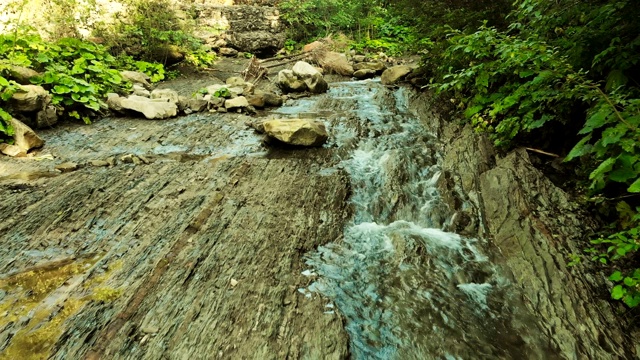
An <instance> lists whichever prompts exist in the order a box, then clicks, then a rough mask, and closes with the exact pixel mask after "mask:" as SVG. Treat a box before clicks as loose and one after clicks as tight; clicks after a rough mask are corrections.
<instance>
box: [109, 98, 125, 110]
mask: <svg viewBox="0 0 640 360" xmlns="http://www.w3.org/2000/svg"><path fill="white" fill-rule="evenodd" d="M122 99H123V98H121V97H120V95H118V94H116V93H108V94H107V106H108V107H109V110H112V111H116V112H122V110H123V109H122Z"/></svg>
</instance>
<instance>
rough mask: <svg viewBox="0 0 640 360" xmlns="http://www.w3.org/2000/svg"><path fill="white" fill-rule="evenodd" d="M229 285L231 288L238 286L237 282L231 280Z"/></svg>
mask: <svg viewBox="0 0 640 360" xmlns="http://www.w3.org/2000/svg"><path fill="white" fill-rule="evenodd" d="M229 285H231V287H236V285H238V280H236V279H231V281H230V282H229Z"/></svg>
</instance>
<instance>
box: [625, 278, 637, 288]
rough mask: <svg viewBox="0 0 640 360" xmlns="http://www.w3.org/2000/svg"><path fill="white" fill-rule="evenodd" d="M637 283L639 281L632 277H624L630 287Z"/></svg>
mask: <svg viewBox="0 0 640 360" xmlns="http://www.w3.org/2000/svg"><path fill="white" fill-rule="evenodd" d="M637 283H638V282H637V281H636V280H635V279H633V278H630V277H626V278H624V284H625V285H627V286H628V287H633V286H636V284H637Z"/></svg>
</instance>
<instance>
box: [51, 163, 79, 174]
mask: <svg viewBox="0 0 640 360" xmlns="http://www.w3.org/2000/svg"><path fill="white" fill-rule="evenodd" d="M79 168H80V166H78V164H76V163H74V162H66V163H62V164H58V165H56V166H55V167H54V169H56V170H58V171H60V172H63V173H68V172H72V171H76V170H78V169H79Z"/></svg>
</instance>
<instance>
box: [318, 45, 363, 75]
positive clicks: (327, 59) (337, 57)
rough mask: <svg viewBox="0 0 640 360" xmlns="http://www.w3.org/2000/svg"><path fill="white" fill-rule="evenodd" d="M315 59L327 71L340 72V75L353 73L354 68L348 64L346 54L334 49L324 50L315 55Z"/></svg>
mask: <svg viewBox="0 0 640 360" xmlns="http://www.w3.org/2000/svg"><path fill="white" fill-rule="evenodd" d="M316 61H317V62H318V64H320V66H322V67H323V68H324V69H325V70H326V72H327V73H335V74H340V75H342V76H351V75H353V70H354V68H353V67H352V66H351V64H349V60H347V56H346V55H344V54H340V53H337V52H335V51H326V52H322V53H319V54H318V55H317V56H316Z"/></svg>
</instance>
